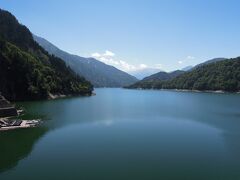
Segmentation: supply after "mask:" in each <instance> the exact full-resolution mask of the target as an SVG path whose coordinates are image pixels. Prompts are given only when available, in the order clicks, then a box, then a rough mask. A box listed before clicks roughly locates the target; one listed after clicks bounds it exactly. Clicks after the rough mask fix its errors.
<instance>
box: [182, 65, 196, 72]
mask: <svg viewBox="0 0 240 180" xmlns="http://www.w3.org/2000/svg"><path fill="white" fill-rule="evenodd" d="M193 67H194V66H186V67H184V68H182V69H181V70H182V71H190V70H191V69H192V68H193Z"/></svg>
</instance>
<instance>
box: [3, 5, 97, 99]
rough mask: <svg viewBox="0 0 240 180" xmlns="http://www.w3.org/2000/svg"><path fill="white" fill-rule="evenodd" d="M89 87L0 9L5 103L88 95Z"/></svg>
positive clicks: (90, 89)
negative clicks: (60, 96)
mask: <svg viewBox="0 0 240 180" xmlns="http://www.w3.org/2000/svg"><path fill="white" fill-rule="evenodd" d="M92 91H93V87H92V85H91V83H90V82H89V81H86V80H85V79H84V78H83V77H80V76H78V75H77V74H76V73H74V72H73V71H72V70H71V69H70V68H69V67H67V66H66V64H65V62H64V61H62V60H61V59H60V58H56V57H55V56H52V55H50V54H48V53H47V51H45V50H44V49H43V48H42V47H41V46H39V45H38V44H37V43H36V42H35V41H34V40H33V37H32V33H31V32H30V31H29V29H28V28H27V27H25V26H24V25H21V24H19V22H18V21H17V19H16V18H15V17H14V16H13V15H12V14H11V13H9V12H7V11H4V10H1V9H0V92H1V93H2V95H3V96H5V97H6V98H7V99H9V100H14V101H17V100H32V99H47V98H49V97H51V96H52V95H90V94H92Z"/></svg>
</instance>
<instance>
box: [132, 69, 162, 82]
mask: <svg viewBox="0 0 240 180" xmlns="http://www.w3.org/2000/svg"><path fill="white" fill-rule="evenodd" d="M159 71H161V70H160V69H158V68H151V67H147V68H144V69H139V70H137V71H134V72H132V73H131V74H132V75H133V76H135V77H136V78H138V79H139V80H142V79H143V78H145V77H148V76H150V75H152V74H155V73H158V72H159Z"/></svg>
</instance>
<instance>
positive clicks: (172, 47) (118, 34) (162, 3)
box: [0, 0, 240, 71]
mask: <svg viewBox="0 0 240 180" xmlns="http://www.w3.org/2000/svg"><path fill="white" fill-rule="evenodd" d="M0 7H1V8H3V9H6V10H8V11H10V12H12V13H13V14H14V15H15V16H16V17H17V18H18V19H19V21H20V22H21V23H22V24H24V25H26V26H27V27H28V28H29V29H30V30H31V31H32V32H33V33H35V34H36V35H39V36H42V37H44V38H46V39H47V40H49V41H50V42H52V43H54V44H55V45H57V46H58V47H60V48H61V49H63V50H66V51H68V52H70V53H74V54H77V55H80V56H85V57H90V56H94V57H96V58H98V59H100V60H102V61H104V62H106V63H109V64H113V65H115V66H116V67H119V68H121V69H123V70H125V71H132V70H138V69H142V68H146V67H158V68H161V69H163V70H166V71H172V70H175V69H180V68H183V67H185V66H188V65H195V64H198V63H200V62H202V61H205V60H208V59H211V58H215V57H227V58H228V57H237V56H239V55H240V48H239V47H240V23H239V17H240V11H239V7H240V1H237V0H118V1H117V0H116V1H114V0H45V1H44V0H42V1H33V0H21V1H20V0H1V1H0Z"/></svg>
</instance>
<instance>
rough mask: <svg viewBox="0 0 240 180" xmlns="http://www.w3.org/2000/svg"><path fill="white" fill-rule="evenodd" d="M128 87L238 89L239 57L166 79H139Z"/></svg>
mask: <svg viewBox="0 0 240 180" xmlns="http://www.w3.org/2000/svg"><path fill="white" fill-rule="evenodd" d="M130 88H144V89H150V88H153V89H188V90H202V91H203V90H211V91H216V90H223V91H229V92H236V91H240V57H238V58H234V59H228V60H223V61H219V62H214V63H210V64H207V65H203V66H199V67H197V68H195V69H194V70H192V71H190V72H186V73H184V74H182V75H179V76H177V77H176V78H174V79H172V80H168V81H161V80H154V81H151V82H150V81H139V82H138V83H136V84H134V85H132V86H130Z"/></svg>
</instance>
